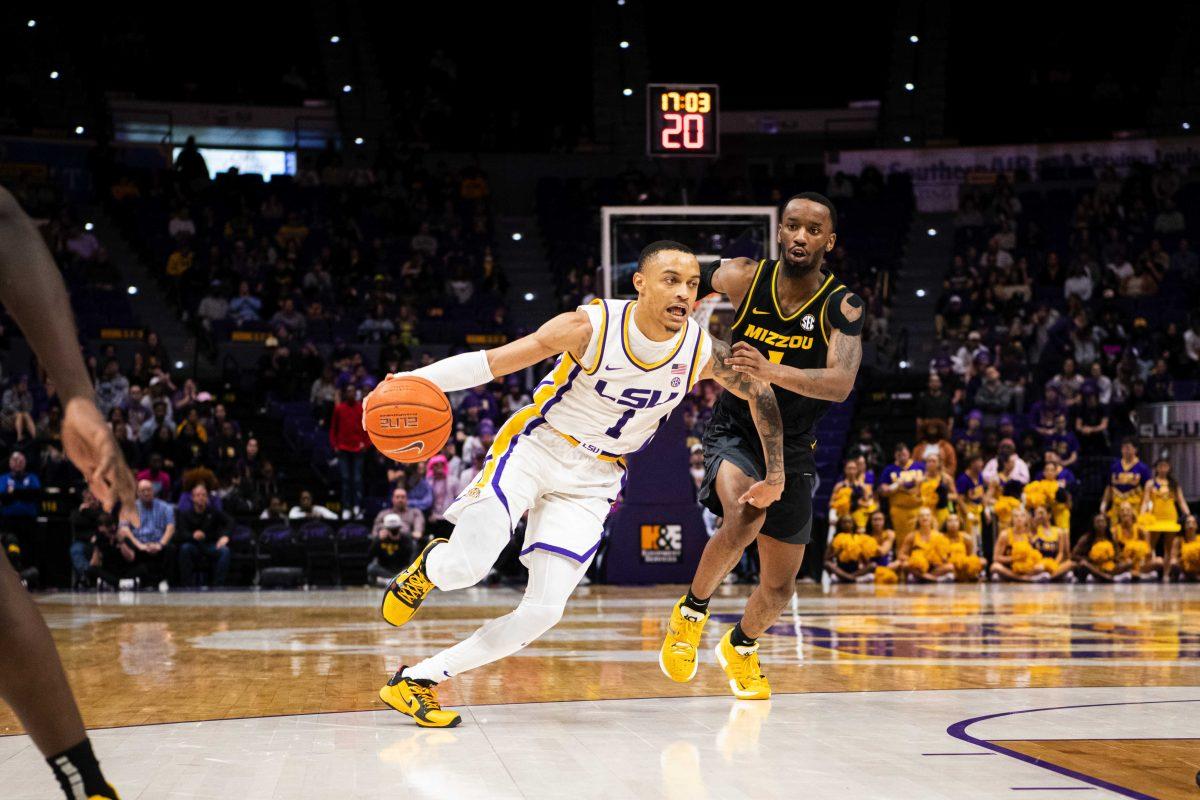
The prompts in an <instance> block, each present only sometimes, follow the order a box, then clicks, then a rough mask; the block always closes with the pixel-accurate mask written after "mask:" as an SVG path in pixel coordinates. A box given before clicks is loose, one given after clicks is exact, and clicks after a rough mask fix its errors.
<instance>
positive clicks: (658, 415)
mask: <svg viewBox="0 0 1200 800" xmlns="http://www.w3.org/2000/svg"><path fill="white" fill-rule="evenodd" d="M634 302H635V301H632V300H596V301H594V302H593V303H592V305H589V306H581V307H580V309H581V310H582V311H584V312H586V313H587V314H588V316H589V317H591V319H592V338H591V341H590V342H589V343H588V348H587V350H586V351H585V352H584V353H583V357H582V361H577V360H576V359H575V357H574V356H572V355H571V354H570V353H563V355H562V356H560V357H559V360H558V363H557V364H556V365H555V368H554V370H553V371H552V372H551V373H550V374H549V375H548V376H546V378H545V379H544V380H543V381H542V382H541V383H540V384H538V386H537V388H536V389H535V390H534V400H533V407H534V408H536V409H537V412H536V413H537V414H538V415H540V416H541V417H542V418H543V419H545V420H546V422H547V424H549V425H550V427H552V428H553V429H554V430H555V431H557V432H558V433H560V434H562V435H563V436H564V437H566V438H567V439H568V440H569V441H571V442H572V443H573V444H576V445H577V446H579V447H582V448H584V449H585V450H588V451H590V452H591V453H592V454H593V455H596V456H599V457H602V458H613V459H616V458H620V457H621V456H624V455H627V454H629V453H633V452H636V451H638V450H640V449H641V448H642V447H644V446H645V445H646V443H647V442H649V440H650V439H651V437H653V436H654V434H655V432H656V431H657V430H658V428H659V426H660V425H662V423H663V421H664V420H665V419H666V418H667V416H668V415H669V414H670V413H671V411H672V410H674V408H675V406H677V405H679V403H680V401H681V400H683V396H684V395H685V394H687V393H688V391H689V390H690V389H691V388H692V386H693V385H694V384H695V383H696V381H697V379H698V378H699V375H700V371H701V369H702V368H703V365H704V363H705V361H706V360H707V359H708V357H709V355H710V353H711V352H712V342H711V341H710V340H709V337H708V333H707V332H706V331H704V330H702V329H701V328H700V326H699V325H698V324H697V323H696V321H695V320H693V319H691V318H688V319H687V324H686V325H685V326H684V327H683V329H682V330H680V331H679V333H678V334H677V335H676V337H675V339H674V340H673V342H672V343H671V344H670V345H668V347H669V349H668V351H667V354H666V355H665V356H664V357H662V358H660V359H659V360H658V361H657V362H653V363H651V362H646V361H642V360H641V359H640V358H638V357H637V356H636V355H635V354H634V352H633V347H632V346H631V344H630V334H629V329H630V326H632V325H633V324H634V322H633V319H632V317H633V307H634Z"/></svg>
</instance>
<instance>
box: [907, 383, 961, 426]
mask: <svg viewBox="0 0 1200 800" xmlns="http://www.w3.org/2000/svg"><path fill="white" fill-rule="evenodd" d="M927 385H928V389H927V391H925V392H923V393H922V394H921V396H920V397H918V398H917V429H916V433H917V435H918V436H920V435H921V433H922V431H924V430H925V428H926V425H927V424H928V423H929V422H933V421H935V420H937V421H940V422H942V423H943V424H944V425H945V426H946V428H947V430H950V431H952V430H953V429H954V403H953V401H952V399H951V397H950V395H948V394H946V392H945V391H944V390H943V388H942V379H941V377H940V376H939V375H938V374H937V373H936V372H935V373H933V374H932V375H930V376H929V382H928V384H927Z"/></svg>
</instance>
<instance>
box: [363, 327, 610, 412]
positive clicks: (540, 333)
mask: <svg viewBox="0 0 1200 800" xmlns="http://www.w3.org/2000/svg"><path fill="white" fill-rule="evenodd" d="M591 338H592V322H591V320H590V319H589V318H588V315H587V314H586V313H584V312H583V311H568V312H565V313H563V314H559V315H558V316H556V317H553V318H551V319H550V320H548V321H546V322H545V323H543V324H542V326H541V327H540V328H538V329H537V330H536V331H534V332H533V333H531V334H529V335H528V336H522V337H521V338H520V339H517V340H516V341H513V342H509V343H508V344H505V345H501V346H500V347H493V348H492V349H491V350H476V351H475V352H473V353H459V354H458V355H456V356H450V357H449V358H443V359H442V360H441V361H438V362H436V363H433V364H430V365H429V366H427V367H421V368H420V369H416V370H413V371H412V372H396V373H393V374H391V375H388V376H387V377H388V378H398V377H400V376H401V375H416V376H418V377H421V378H425V379H427V380H429V381H432V382H433V383H434V384H436V385H437V387H438V388H439V389H441V390H442V391H443V392H457V391H461V390H463V389H470V388H471V387H472V386H482V385H483V384H485V383H491V382H492V381H494V380H496V378H502V377H504V376H505V375H509V374H511V373H513V372H519V371H520V370H523V369H526V368H527V367H532V366H534V365H535V364H540V363H541V362H542V361H545V360H546V359H547V358H550V357H551V356H556V355H559V354H560V353H570V354H571V355H572V356H573V357H574V358H575V359H576V360H580V359H581V358H582V357H583V354H584V351H585V350H587V346H588V342H589V341H590V340H591ZM366 405H367V404H366V403H365V402H364V403H363V408H366ZM364 413H365V412H364Z"/></svg>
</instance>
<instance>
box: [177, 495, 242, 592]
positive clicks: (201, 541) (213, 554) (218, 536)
mask: <svg viewBox="0 0 1200 800" xmlns="http://www.w3.org/2000/svg"><path fill="white" fill-rule="evenodd" d="M191 498H192V507H191V508H190V509H188V510H186V511H180V512H179V529H180V531H181V533H180V540H181V541H182V544H181V545H180V546H179V577H180V579H181V580H182V582H183V585H184V586H193V585H195V579H196V567H197V566H199V565H200V563H201V562H203V561H209V562H212V564H213V579H212V582H213V585H214V586H223V585H224V584H225V578H226V576H227V575H228V573H229V561H230V558H231V555H230V552H229V533H230V531H231V530H232V528H233V523H232V521H231V520H230V519H229V517H227V516H226V515H225V514H224V513H223V512H222V511H220V510H219V509H217V508H216V507H214V506H212V505H211V504H210V503H209V497H208V489H207V488H206V487H205V486H204V484H197V485H196V486H195V487H193V489H192V494H191Z"/></svg>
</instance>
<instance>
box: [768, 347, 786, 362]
mask: <svg viewBox="0 0 1200 800" xmlns="http://www.w3.org/2000/svg"><path fill="white" fill-rule="evenodd" d="M767 358H768V359H769V360H770V362H771V363H772V364H782V363H783V351H782V350H768V351H767Z"/></svg>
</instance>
